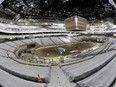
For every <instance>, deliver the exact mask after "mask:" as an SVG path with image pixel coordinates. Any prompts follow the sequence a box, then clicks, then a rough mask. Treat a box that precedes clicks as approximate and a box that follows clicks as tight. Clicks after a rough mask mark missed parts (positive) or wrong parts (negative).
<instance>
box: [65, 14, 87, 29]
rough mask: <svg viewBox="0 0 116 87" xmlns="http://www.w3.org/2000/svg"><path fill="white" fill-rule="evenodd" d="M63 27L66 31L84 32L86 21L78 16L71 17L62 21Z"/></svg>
mask: <svg viewBox="0 0 116 87" xmlns="http://www.w3.org/2000/svg"><path fill="white" fill-rule="evenodd" d="M64 22H65V27H66V29H67V30H68V31H70V30H86V26H87V24H88V21H87V20H86V19H85V18H83V17H80V16H72V17H69V18H66V19H65V20H64Z"/></svg>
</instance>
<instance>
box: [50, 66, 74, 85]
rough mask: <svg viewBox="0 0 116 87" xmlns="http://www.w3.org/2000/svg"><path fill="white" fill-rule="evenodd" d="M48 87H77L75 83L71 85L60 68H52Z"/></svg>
mask: <svg viewBox="0 0 116 87" xmlns="http://www.w3.org/2000/svg"><path fill="white" fill-rule="evenodd" d="M48 87H75V83H70V82H69V80H68V79H67V78H66V76H65V75H64V73H63V71H62V70H61V69H60V68H59V67H58V66H52V69H51V81H50V83H49V84H48Z"/></svg>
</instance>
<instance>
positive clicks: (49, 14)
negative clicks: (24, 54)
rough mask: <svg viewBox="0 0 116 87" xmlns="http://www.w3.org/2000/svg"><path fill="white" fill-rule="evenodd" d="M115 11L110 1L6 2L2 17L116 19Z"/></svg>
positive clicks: (37, 0)
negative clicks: (76, 16)
mask: <svg viewBox="0 0 116 87" xmlns="http://www.w3.org/2000/svg"><path fill="white" fill-rule="evenodd" d="M115 13H116V11H115V9H114V7H113V6H112V5H111V4H110V3H109V1H108V0H4V2H3V3H2V4H1V5H0V16H1V17H4V18H8V19H14V20H17V19H19V18H45V19H46V18H47V19H59V20H64V19H65V18H67V17H70V16H73V15H79V16H82V17H84V18H86V19H88V20H94V19H104V18H107V17H112V18H115V16H116V15H115Z"/></svg>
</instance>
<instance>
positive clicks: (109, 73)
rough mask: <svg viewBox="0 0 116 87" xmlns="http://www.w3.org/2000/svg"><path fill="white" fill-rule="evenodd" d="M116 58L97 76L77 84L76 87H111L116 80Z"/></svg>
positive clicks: (97, 73) (94, 75) (96, 74)
mask: <svg viewBox="0 0 116 87" xmlns="http://www.w3.org/2000/svg"><path fill="white" fill-rule="evenodd" d="M115 71H116V57H115V58H114V59H113V60H112V61H111V62H110V63H108V64H107V65H106V66H105V67H103V68H102V69H101V70H99V71H98V72H96V73H95V74H93V75H91V76H89V77H87V78H85V79H84V80H81V81H79V82H77V84H76V87H111V85H112V82H113V81H114V80H115V78H116V72H115Z"/></svg>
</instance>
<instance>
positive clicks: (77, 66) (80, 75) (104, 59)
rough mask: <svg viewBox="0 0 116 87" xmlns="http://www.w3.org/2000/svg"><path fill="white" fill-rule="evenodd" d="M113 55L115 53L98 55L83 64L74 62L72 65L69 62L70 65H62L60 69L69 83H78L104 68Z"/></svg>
mask: <svg viewBox="0 0 116 87" xmlns="http://www.w3.org/2000/svg"><path fill="white" fill-rule="evenodd" d="M115 54H116V53H115V51H110V52H107V53H103V54H99V55H96V56H94V58H91V59H89V60H86V61H83V62H74V64H73V63H72V62H71V64H67V65H66V66H64V65H63V66H61V69H62V70H63V71H64V72H65V74H66V76H67V77H68V79H69V81H70V82H72V81H73V82H75V81H79V80H81V79H84V78H86V77H87V76H89V75H91V74H93V73H94V72H97V71H98V70H99V69H101V68H102V67H103V66H105V65H106V64H107V63H109V62H110V61H111V60H112V59H113V58H114V56H115Z"/></svg>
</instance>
